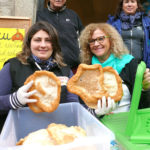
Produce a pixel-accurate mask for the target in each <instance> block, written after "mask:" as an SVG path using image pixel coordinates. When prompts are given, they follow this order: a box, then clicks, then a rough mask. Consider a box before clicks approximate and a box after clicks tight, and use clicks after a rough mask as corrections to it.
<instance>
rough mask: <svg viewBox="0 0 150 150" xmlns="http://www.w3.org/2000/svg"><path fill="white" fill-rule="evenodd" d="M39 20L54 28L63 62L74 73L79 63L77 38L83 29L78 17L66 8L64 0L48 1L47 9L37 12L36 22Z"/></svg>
mask: <svg viewBox="0 0 150 150" xmlns="http://www.w3.org/2000/svg"><path fill="white" fill-rule="evenodd" d="M40 20H43V21H47V22H48V23H50V24H52V25H53V26H54V27H55V28H56V30H57V31H58V35H59V42H60V46H61V49H62V54H63V58H64V61H65V63H66V64H68V65H69V66H70V67H71V68H72V70H73V71H75V70H76V68H77V66H78V65H79V63H80V60H79V53H80V50H79V43H78V38H79V34H80V32H81V30H82V29H83V25H82V22H81V20H80V18H79V16H78V15H77V14H76V13H75V12H74V11H73V10H71V9H68V8H67V7H66V0H49V2H48V4H47V8H44V9H43V10H39V11H37V14H36V21H40Z"/></svg>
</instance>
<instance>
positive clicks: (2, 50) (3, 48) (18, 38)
mask: <svg viewBox="0 0 150 150" xmlns="http://www.w3.org/2000/svg"><path fill="white" fill-rule="evenodd" d="M24 36H25V29H21V28H0V69H2V68H3V65H4V62H5V61H7V60H8V59H9V58H12V57H15V56H16V54H17V53H18V52H20V51H21V50H22V44H23V39H24Z"/></svg>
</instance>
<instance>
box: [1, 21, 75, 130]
mask: <svg viewBox="0 0 150 150" xmlns="http://www.w3.org/2000/svg"><path fill="white" fill-rule="evenodd" d="M36 70H47V71H51V72H53V73H54V74H55V75H56V76H57V77H58V78H59V77H60V80H61V79H62V78H63V81H62V82H63V84H62V85H61V99H60V103H66V102H78V96H77V95H74V94H71V93H69V92H68V91H67V88H66V84H67V81H68V79H69V78H70V77H72V75H73V73H72V71H71V70H70V68H69V67H68V66H67V65H66V64H65V63H64V62H63V59H62V55H61V48H60V46H59V43H58V36H57V32H56V30H55V28H54V27H53V26H52V25H50V24H49V23H47V22H44V21H40V22H38V23H36V24H34V25H32V26H31V27H30V29H29V31H28V32H27V34H26V36H25V39H24V42H23V49H22V51H21V52H20V53H19V54H18V55H17V56H16V57H15V58H12V59H9V60H8V61H7V62H6V63H5V65H4V67H3V68H2V70H1V71H0V120H1V124H0V128H1V127H2V125H3V122H4V120H5V118H6V116H7V112H8V111H9V110H10V109H17V108H20V107H24V106H25V105H26V103H32V102H36V100H35V99H29V96H31V95H32V94H34V93H35V92H36V91H31V92H27V91H28V89H29V88H30V87H31V86H32V84H33V82H32V81H31V82H29V83H28V84H27V85H24V82H25V80H26V78H28V76H30V75H31V74H33V73H34V72H35V71H36Z"/></svg>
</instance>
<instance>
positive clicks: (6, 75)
mask: <svg viewBox="0 0 150 150" xmlns="http://www.w3.org/2000/svg"><path fill="white" fill-rule="evenodd" d="M11 88H12V81H11V76H10V64H9V63H7V64H5V65H4V67H3V68H2V70H1V71H0V110H9V109H11V108H12V106H11V104H10V101H9V97H10V95H11Z"/></svg>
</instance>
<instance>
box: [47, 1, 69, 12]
mask: <svg viewBox="0 0 150 150" xmlns="http://www.w3.org/2000/svg"><path fill="white" fill-rule="evenodd" d="M47 8H48V10H49V11H51V12H56V11H55V10H53V9H52V8H51V7H50V2H48V4H47ZM65 9H66V4H65V5H64V6H63V7H62V8H61V9H60V10H59V11H57V12H61V11H64V10H65Z"/></svg>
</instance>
